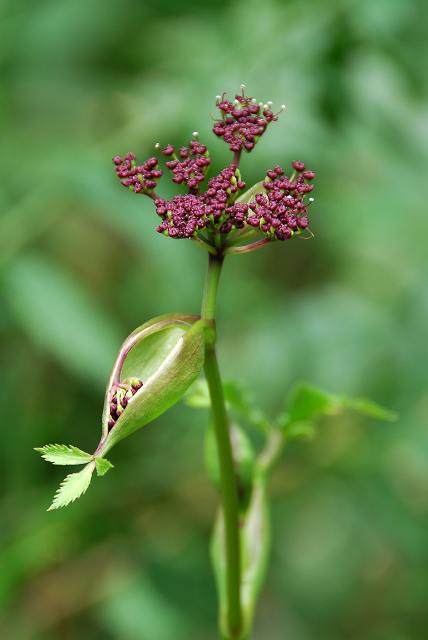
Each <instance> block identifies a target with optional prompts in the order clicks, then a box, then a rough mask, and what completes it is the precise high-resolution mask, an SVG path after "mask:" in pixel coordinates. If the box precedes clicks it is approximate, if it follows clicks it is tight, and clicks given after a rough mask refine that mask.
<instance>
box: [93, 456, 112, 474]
mask: <svg viewBox="0 0 428 640" xmlns="http://www.w3.org/2000/svg"><path fill="white" fill-rule="evenodd" d="M95 468H96V470H97V476H105V474H106V473H107V471H110V469H113V465H112V463H111V462H110V461H109V460H107V458H98V457H97V458H95Z"/></svg>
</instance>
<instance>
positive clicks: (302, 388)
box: [278, 383, 396, 438]
mask: <svg viewBox="0 0 428 640" xmlns="http://www.w3.org/2000/svg"><path fill="white" fill-rule="evenodd" d="M287 408H288V412H287V413H286V414H283V415H282V416H280V417H279V419H278V424H279V426H280V427H281V428H282V429H283V430H284V431H285V433H286V435H287V437H294V438H295V437H301V435H302V434H303V433H305V435H306V436H309V437H312V435H313V433H314V424H313V421H314V420H316V419H317V418H319V417H321V416H326V415H337V414H339V413H340V412H343V411H345V410H346V409H352V410H354V411H357V412H358V413H360V414H362V415H366V416H370V417H372V418H376V419H378V420H385V421H391V420H395V419H396V414H395V413H394V412H393V411H389V410H388V409H385V408H384V407H381V406H380V405H378V404H377V403H375V402H373V401H372V400H367V399H365V398H350V397H348V396H339V395H334V394H331V393H328V392H326V391H323V390H322V389H318V388H317V387H313V386H311V385H308V384H305V383H298V384H297V385H296V386H295V387H294V388H293V389H292V391H291V394H290V398H289V401H288V407H287ZM296 434H298V436H296Z"/></svg>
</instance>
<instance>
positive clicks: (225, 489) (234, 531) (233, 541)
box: [201, 252, 242, 640]
mask: <svg viewBox="0 0 428 640" xmlns="http://www.w3.org/2000/svg"><path fill="white" fill-rule="evenodd" d="M222 264H223V254H222V253H221V252H219V253H218V254H217V255H215V256H214V255H212V254H210V255H209V258H208V270H207V276H206V281H205V288H204V295H203V301H202V311H201V316H202V318H203V319H205V320H208V321H215V307H216V300H217V291H218V284H219V279H220V274H221V268H222ZM204 370H205V376H206V379H207V384H208V390H209V394H210V399H211V412H212V420H213V427H214V433H215V438H216V442H217V451H218V457H219V469H220V493H221V504H222V513H223V518H224V534H225V535H224V544H225V557H226V600H227V612H226V621H225V626H226V629H227V632H228V636H227V640H234V639H238V638H240V637H241V636H240V632H241V629H242V610H241V594H240V590H241V560H240V555H241V554H240V532H239V503H238V491H237V486H236V477H235V468H234V461H233V456H232V447H231V442H230V432H229V421H228V417H227V412H226V404H225V399H224V393H223V385H222V381H221V376H220V370H219V366H218V361H217V355H216V349H215V333H214V337H213V339H212V340H211V341H210V342H207V344H206V347H205V364H204Z"/></svg>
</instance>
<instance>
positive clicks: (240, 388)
mask: <svg viewBox="0 0 428 640" xmlns="http://www.w3.org/2000/svg"><path fill="white" fill-rule="evenodd" d="M223 392H224V397H225V400H226V406H227V408H228V410H229V411H234V412H236V414H237V415H239V416H241V417H242V418H245V420H247V421H248V422H249V424H251V425H252V426H253V427H255V428H256V429H257V430H260V431H262V432H267V431H268V430H269V428H270V423H269V420H268V418H267V417H266V416H265V414H264V413H263V411H262V410H261V409H259V408H258V407H256V405H255V403H254V400H253V398H252V396H251V395H250V393H249V392H248V391H247V390H246V389H245V387H244V385H242V384H241V383H239V382H237V381H234V380H226V381H225V382H223ZM184 402H185V403H186V404H187V406H189V407H192V408H194V409H209V407H210V398H209V394H208V386H207V383H206V381H205V380H197V382H196V383H195V384H194V385H193V386H192V387H191V388H190V389H189V391H188V393H186V395H185V396H184Z"/></svg>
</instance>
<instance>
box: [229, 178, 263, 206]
mask: <svg viewBox="0 0 428 640" xmlns="http://www.w3.org/2000/svg"><path fill="white" fill-rule="evenodd" d="M263 183H264V180H261V181H260V182H256V184H253V186H252V187H250V188H249V189H247V191H245V192H244V193H243V194H242V195H241V196H239V198H237V199H236V202H241V203H242V204H248V203H249V202H251V200H253V199H254V198H255V197H256V195H257V194H258V193H265V192H266V189H265V188H264V186H263Z"/></svg>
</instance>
